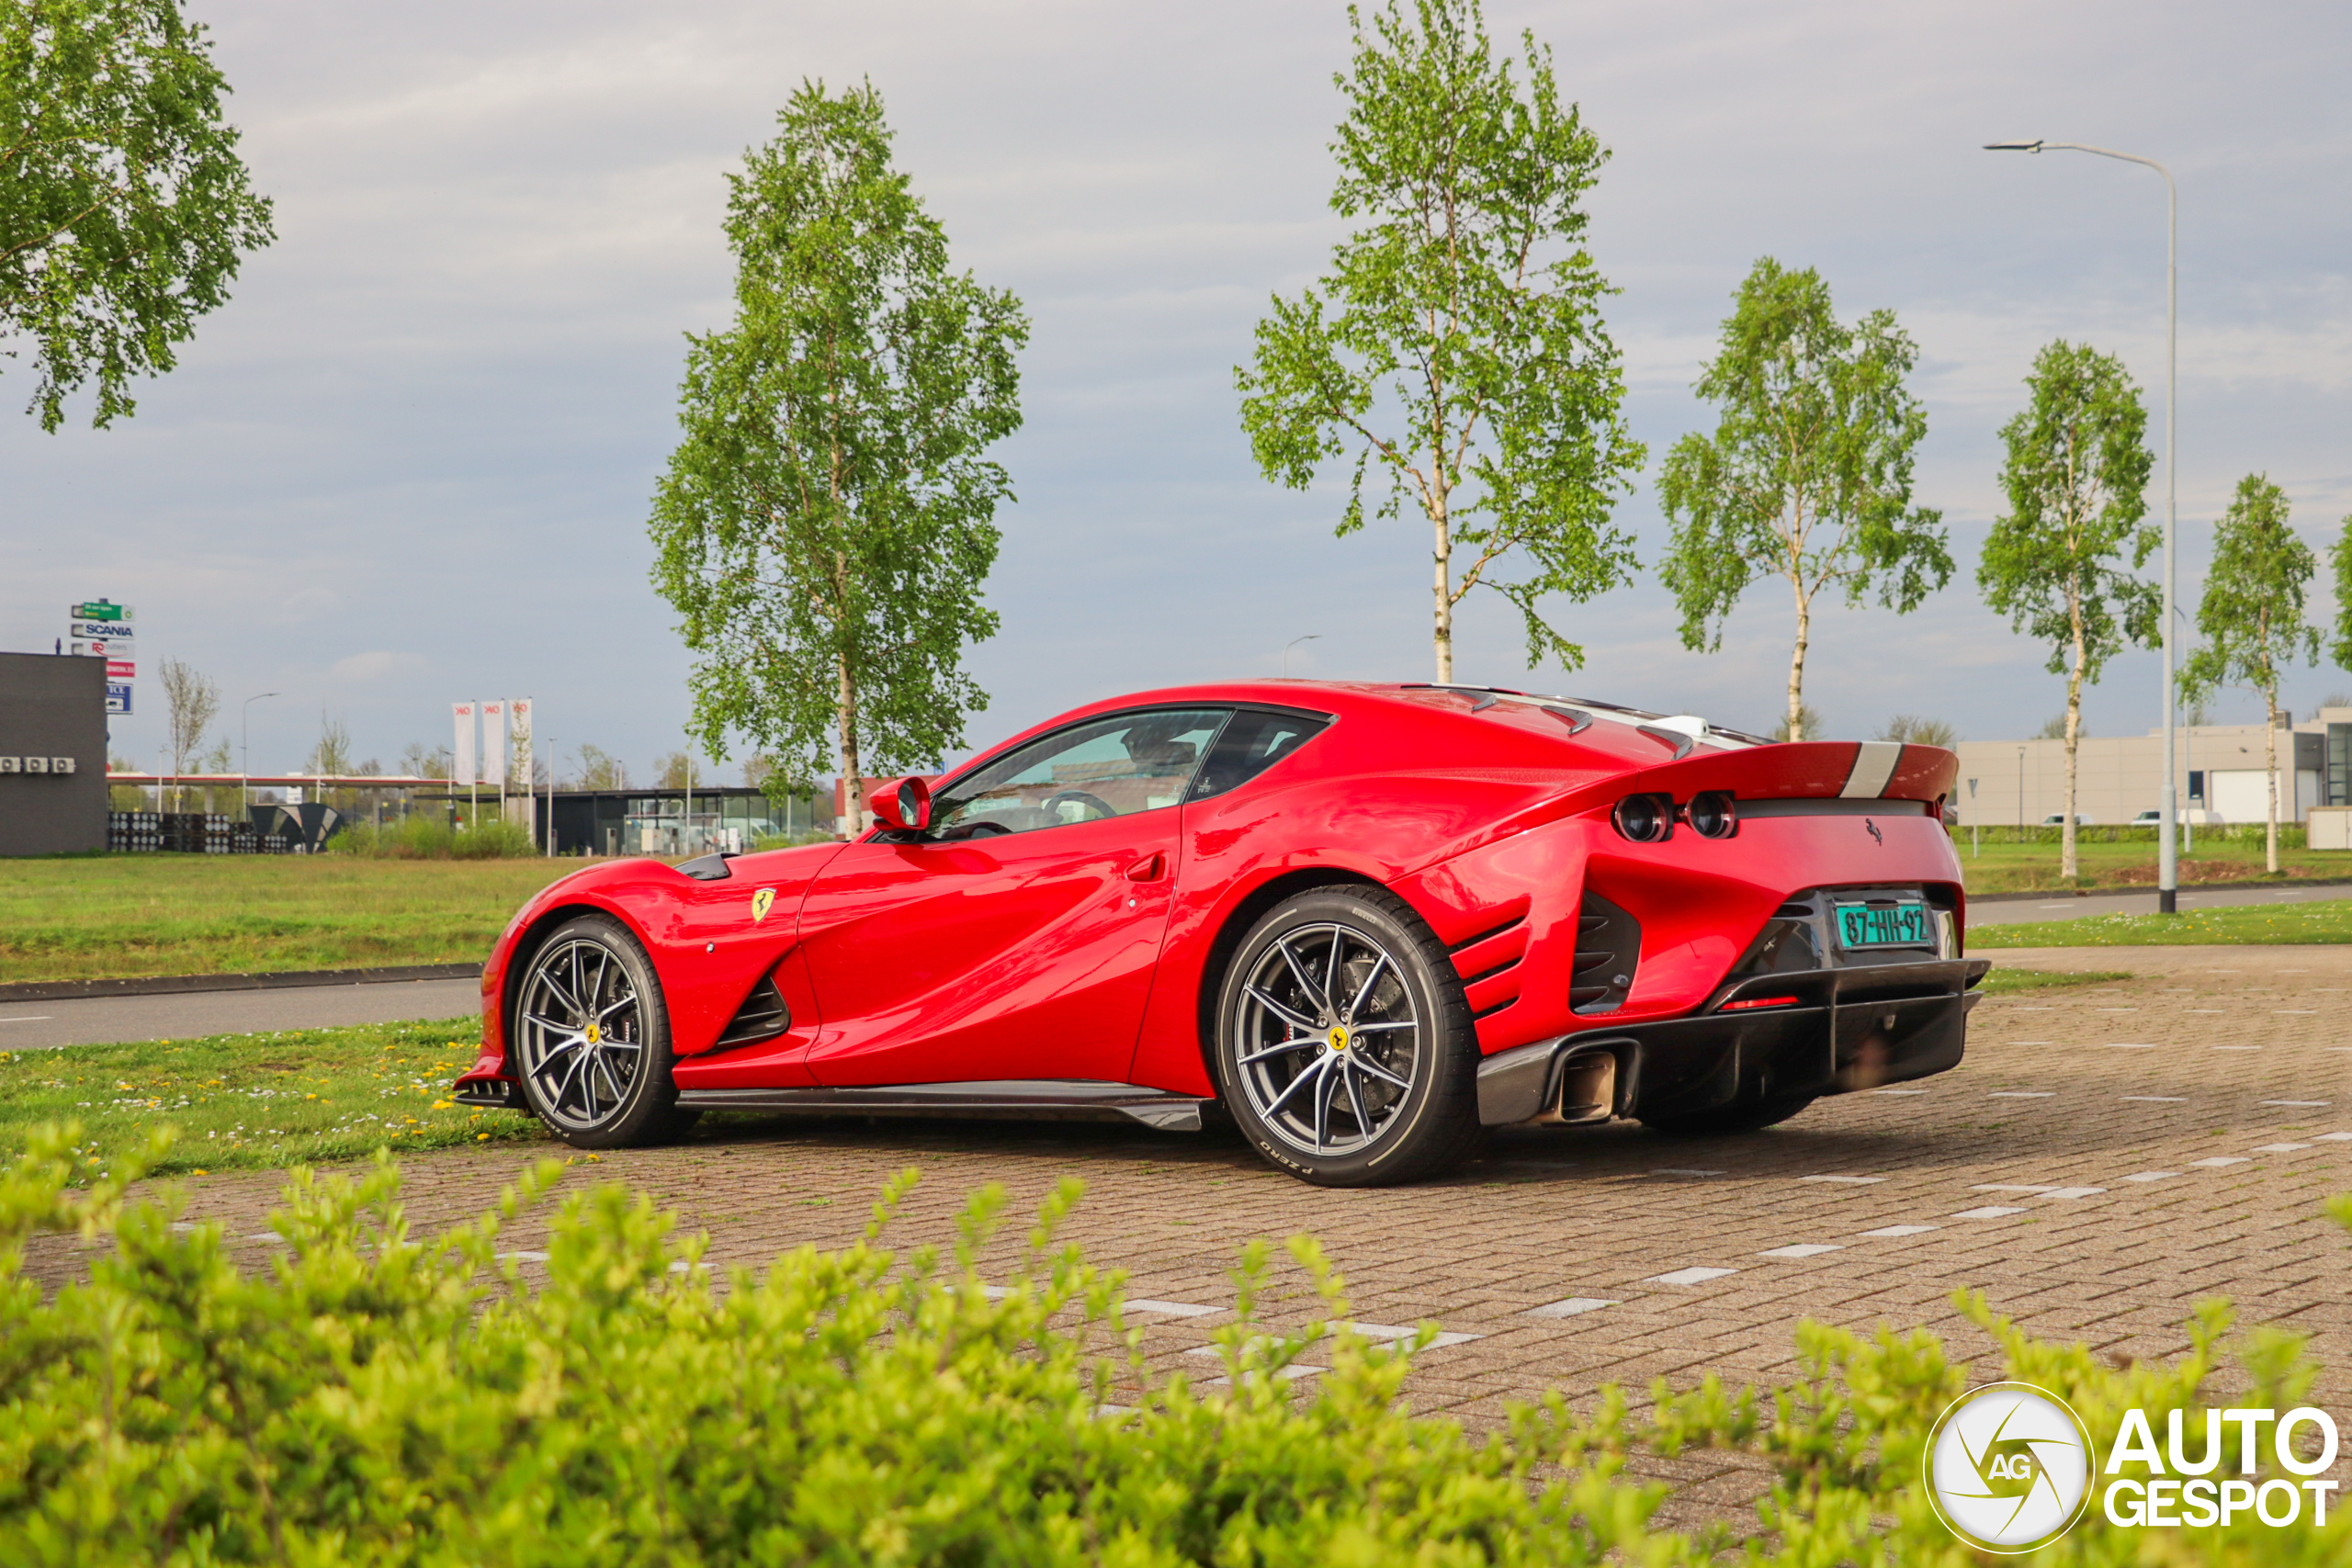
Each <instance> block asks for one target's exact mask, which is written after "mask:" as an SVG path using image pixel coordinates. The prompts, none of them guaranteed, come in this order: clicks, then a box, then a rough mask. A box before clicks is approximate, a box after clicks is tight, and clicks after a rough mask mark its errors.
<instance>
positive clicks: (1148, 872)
mask: <svg viewBox="0 0 2352 1568" xmlns="http://www.w3.org/2000/svg"><path fill="white" fill-rule="evenodd" d="M1167 868H1168V857H1167V856H1165V855H1163V854H1161V853H1159V852H1158V851H1157V850H1155V851H1153V852H1151V853H1150V854H1148V855H1146V856H1144V857H1143V859H1141V860H1139V861H1137V862H1136V863H1135V864H1133V865H1131V866H1129V867H1127V880H1128V881H1129V882H1157V881H1159V876H1160V873H1161V872H1163V871H1165V870H1167Z"/></svg>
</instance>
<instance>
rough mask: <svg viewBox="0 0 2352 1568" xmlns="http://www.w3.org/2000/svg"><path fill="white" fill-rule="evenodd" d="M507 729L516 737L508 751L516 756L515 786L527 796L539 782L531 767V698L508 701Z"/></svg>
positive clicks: (509, 699)
mask: <svg viewBox="0 0 2352 1568" xmlns="http://www.w3.org/2000/svg"><path fill="white" fill-rule="evenodd" d="M506 728H507V730H508V732H509V733H510V734H512V735H513V736H514V737H515V739H514V743H513V744H512V745H511V746H510V747H508V750H511V751H512V752H514V754H515V786H516V787H517V788H519V789H521V790H523V791H524V792H525V793H526V794H527V793H528V792H529V791H530V789H531V787H532V785H534V784H537V782H538V775H537V772H536V771H535V770H534V769H533V768H532V766H531V763H532V761H533V754H532V751H531V699H530V698H528V697H509V698H507V699H506Z"/></svg>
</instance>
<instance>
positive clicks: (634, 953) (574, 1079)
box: [509, 915, 695, 1149]
mask: <svg viewBox="0 0 2352 1568" xmlns="http://www.w3.org/2000/svg"><path fill="white" fill-rule="evenodd" d="M591 1024H593V1025H594V1027H593V1028H591V1027H589V1025H591ZM509 1048H510V1050H511V1051H512V1052H513V1054H514V1058H515V1077H517V1078H518V1079H519V1080H520V1081H521V1083H522V1085H523V1100H524V1102H525V1103H526V1104H527V1105H528V1106H529V1107H530V1108H531V1110H532V1111H533V1113H534V1114H536V1115H537V1117H538V1119H539V1120H540V1121H541V1122H545V1123H546V1124H547V1128H548V1132H550V1133H553V1134H555V1135H556V1136H557V1137H558V1138H560V1139H561V1140H562V1141H563V1142H565V1143H567V1144H570V1145H571V1146H572V1147H573V1148H576V1149H616V1148H628V1147H631V1146H634V1145H645V1144H658V1143H666V1142H668V1141H669V1140H670V1139H672V1138H674V1137H676V1136H677V1135H678V1134H681V1133H683V1132H684V1130H685V1129H686V1128H687V1127H688V1126H690V1125H692V1124H693V1122H694V1121H695V1111H692V1110H685V1111H681V1110H680V1109H679V1108H678V1088H677V1085H676V1083H675V1082H674V1081H673V1079H672V1078H671V1076H670V1066H671V1061H672V1058H671V1055H670V1012H669V1009H668V1007H667V1006H666V1005H665V1003H664V1002H663V999H662V980H661V977H660V976H658V975H656V974H655V973H654V970H653V961H652V960H651V959H650V958H648V957H647V956H646V953H645V949H644V948H642V947H640V946H639V944H638V941H637V939H636V938H635V937H634V936H632V935H630V934H629V932H628V928H626V927H625V926H623V925H622V924H621V923H620V922H619V921H617V920H616V919H612V918H611V917H609V916H605V915H583V916H581V917H580V918H579V919H573V920H567V921H566V922H564V923H563V924H562V925H560V926H558V927H557V928H556V929H555V930H554V931H550V932H548V935H547V939H546V940H545V941H543V942H540V943H539V945H538V946H537V948H536V949H534V950H533V952H532V953H531V961H530V963H529V964H528V965H527V966H526V968H525V969H524V971H523V977H522V980H521V981H520V982H519V983H518V984H517V985H516V986H515V1011H514V1024H513V1027H512V1029H511V1031H510V1034H509Z"/></svg>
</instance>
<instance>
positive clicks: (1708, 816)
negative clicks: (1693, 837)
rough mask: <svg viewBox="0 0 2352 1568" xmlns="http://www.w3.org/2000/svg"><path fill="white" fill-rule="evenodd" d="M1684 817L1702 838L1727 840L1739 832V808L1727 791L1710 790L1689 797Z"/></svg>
mask: <svg viewBox="0 0 2352 1568" xmlns="http://www.w3.org/2000/svg"><path fill="white" fill-rule="evenodd" d="M1686 816H1687V818H1688V819H1689V821H1690V823H1691V830H1692V831H1693V832H1696V833H1697V834H1699V835H1700V836H1701V837H1702V838H1707V839H1728V838H1730V837H1731V836H1732V835H1733V834H1735V833H1736V832H1738V831H1739V807H1738V806H1737V805H1736V804H1735V803H1734V802H1733V800H1732V796H1731V792H1730V791H1729V790H1723V789H1711V790H1707V791H1705V792H1704V793H1702V794H1700V795H1692V796H1691V805H1690V807H1689V810H1688V811H1687V813H1686Z"/></svg>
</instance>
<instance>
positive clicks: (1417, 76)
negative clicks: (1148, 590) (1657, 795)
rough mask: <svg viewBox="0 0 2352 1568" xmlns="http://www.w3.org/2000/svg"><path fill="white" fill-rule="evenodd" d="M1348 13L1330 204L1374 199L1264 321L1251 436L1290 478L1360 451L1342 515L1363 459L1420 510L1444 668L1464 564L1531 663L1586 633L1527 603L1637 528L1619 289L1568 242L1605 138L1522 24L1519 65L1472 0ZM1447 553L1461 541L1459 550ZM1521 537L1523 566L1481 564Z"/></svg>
mask: <svg viewBox="0 0 2352 1568" xmlns="http://www.w3.org/2000/svg"><path fill="white" fill-rule="evenodd" d="M1348 17H1349V20H1350V22H1351V25H1352V26H1353V28H1354V30H1355V57H1354V60H1353V62H1352V63H1351V70H1350V72H1349V73H1346V74H1341V75H1336V76H1334V78H1333V81H1334V83H1335V85H1337V86H1338V87H1339V88H1340V93H1341V94H1342V96H1344V97H1345V98H1346V100H1347V106H1348V110H1347V118H1345V119H1344V120H1342V121H1341V122H1340V127H1339V130H1338V134H1337V140H1336V141H1334V142H1333V144H1332V148H1331V151H1332V153H1333V155H1334V157H1335V158H1336V159H1337V160H1338V162H1339V165H1340V177H1339V181H1338V183H1337V185H1336V186H1334V187H1333V188H1332V192H1331V209H1332V210H1333V211H1334V212H1337V213H1338V214H1340V216H1341V217H1342V218H1346V219H1350V220H1366V221H1364V223H1363V226H1362V227H1360V228H1358V229H1357V230H1356V231H1354V232H1352V233H1351V234H1350V235H1349V236H1348V237H1347V238H1346V239H1344V240H1342V241H1340V243H1339V244H1338V245H1337V246H1336V247H1335V248H1334V249H1333V252H1332V256H1331V263H1332V265H1331V271H1330V272H1329V274H1328V275H1327V276H1324V277H1323V278H1321V279H1320V280H1318V281H1317V283H1316V284H1315V285H1314V286H1313V287H1312V288H1308V289H1307V290H1306V291H1305V292H1304V293H1302V294H1301V295H1299V296H1298V297H1297V298H1296V299H1283V298H1281V297H1279V296H1277V297H1276V298H1275V299H1274V300H1273V301H1272V314H1271V315H1269V316H1267V317H1266V318H1265V319H1264V320H1263V321H1260V322H1259V323H1258V331H1257V354H1256V357H1255V359H1254V361H1253V363H1252V364H1251V365H1250V366H1248V367H1236V369H1235V371H1234V385H1235V389H1237V390H1238V392H1239V393H1240V394H1241V424H1242V428H1243V429H1244V430H1245V431H1246V432H1247V433H1248V434H1249V437H1250V452H1251V454H1252V456H1254V457H1256V459H1257V461H1258V466H1259V468H1260V469H1261V471H1262V472H1263V473H1264V474H1265V476H1266V477H1267V478H1268V479H1272V480H1273V481H1275V482H1277V483H1279V484H1283V485H1287V486H1289V487H1290V488H1292V489H1294V490H1305V489H1306V488H1307V486H1308V485H1309V484H1311V483H1312V482H1313V480H1314V479H1315V476H1316V474H1317V471H1318V470H1320V469H1321V468H1323V467H1324V466H1325V465H1326V464H1327V463H1329V462H1330V461H1332V460H1333V459H1339V458H1344V457H1348V456H1349V455H1350V453H1351V450H1352V453H1353V457H1354V468H1353V478H1352V479H1351V484H1350V488H1349V492H1348V504H1347V509H1346V511H1345V512H1344V513H1342V514H1341V516H1340V523H1339V526H1338V531H1339V533H1340V534H1341V535H1343V536H1344V535H1347V534H1351V533H1353V532H1354V531H1356V530H1357V529H1358V528H1361V527H1362V526H1363V522H1364V484H1365V478H1366V476H1367V474H1368V473H1370V472H1371V471H1372V470H1374V468H1376V469H1377V470H1378V471H1379V475H1380V478H1381V479H1383V480H1385V499H1383V500H1382V501H1380V502H1378V508H1377V509H1378V512H1379V514H1380V515H1381V516H1383V517H1387V518H1393V517H1396V516H1397V514H1398V513H1399V511H1400V509H1401V507H1402V504H1403V502H1405V501H1406V499H1407V498H1408V497H1409V498H1410V499H1411V501H1412V502H1413V504H1414V505H1415V506H1416V507H1417V508H1418V509H1419V512H1420V513H1421V514H1422V516H1423V517H1424V518H1425V519H1426V520H1427V521H1428V522H1429V524H1430V526H1431V528H1432V530H1433V532H1434V539H1435V545H1434V556H1433V579H1434V581H1433V584H1432V589H1433V594H1434V614H1435V631H1434V644H1435V649H1436V660H1437V678H1438V679H1439V680H1441V681H1450V680H1452V679H1453V611H1454V606H1455V605H1456V604H1459V603H1460V602H1461V601H1462V599H1463V598H1464V596H1465V595H1467V594H1468V593H1469V592H1471V591H1472V590H1473V589H1475V588H1477V587H1480V586H1484V587H1487V588H1490V589H1492V590H1494V591H1495V592H1498V593H1501V594H1502V595H1503V596H1504V597H1505V598H1507V599H1509V600H1510V602H1511V604H1513V605H1515V606H1516V607H1517V608H1518V610H1519V613H1520V617H1521V622H1522V624H1523V626H1524V628H1525V632H1526V637H1527V660H1528V663H1529V665H1530V667H1532V666H1533V665H1535V664H1536V663H1538V662H1540V661H1541V660H1543V659H1544V658H1545V657H1547V656H1548V657H1551V658H1555V659H1557V660H1559V661H1560V662H1561V663H1562V664H1563V665H1564V666H1566V667H1567V668H1569V669H1574V668H1575V667H1576V666H1577V665H1578V664H1579V663H1581V662H1582V661H1583V657H1584V656H1583V650H1582V649H1579V648H1578V647H1577V644H1575V643H1574V642H1572V641H1570V640H1568V639H1567V638H1566V637H1563V636H1562V635H1561V634H1560V633H1559V632H1558V631H1556V630H1555V629H1554V628H1553V627H1552V626H1551V625H1550V624H1549V623H1547V622H1546V621H1545V620H1544V617H1543V615H1542V614H1541V613H1540V611H1539V609H1538V602H1539V601H1540V600H1541V599H1542V598H1543V597H1544V595H1546V594H1553V593H1558V594H1565V595H1566V596H1567V597H1569V598H1571V599H1576V600H1584V599H1589V598H1591V597H1592V596H1593V595H1595V594H1597V593H1600V592H1604V591H1606V590H1607V589H1610V588H1611V587H1614V586H1615V585H1617V584H1618V583H1620V582H1623V581H1626V579H1627V575H1628V569H1629V568H1630V567H1631V566H1632V565H1633V538H1632V536H1630V535H1629V534H1626V533H1625V532H1623V530H1620V529H1617V528H1613V527H1611V525H1610V521H1609V516H1610V512H1611V508H1612V507H1613V506H1614V504H1615V502H1616V500H1617V498H1618V497H1619V496H1620V495H1622V494H1623V493H1625V492H1626V491H1628V490H1630V489H1631V480H1630V478H1629V476H1630V475H1632V474H1633V473H1634V472H1636V471H1638V470H1639V468H1641V465H1642V462H1643V458H1644V452H1643V448H1642V446H1641V444H1640V443H1638V442H1636V441H1634V439H1633V438H1632V436H1631V435H1630V434H1628V432H1627V430H1626V427H1625V424H1624V421H1623V417H1622V415H1621V413H1620V404H1621V403H1622V401H1623V396H1624V386H1623V376H1622V374H1621V373H1620V370H1619V367H1618V358H1617V349H1616V345H1615V344H1612V343H1611V341H1610V339H1609V335H1608V333H1607V331H1606V330H1605V328H1604V327H1603V325H1602V323H1601V320H1600V299H1601V297H1602V296H1603V295H1604V294H1607V293H1609V292H1610V291H1611V290H1610V288H1609V285H1608V283H1607V282H1606V281H1605V280H1604V279H1603V278H1602V277H1601V276H1600V271H1599V269H1598V268H1596V267H1595V266H1594V265H1593V262H1592V257H1591V256H1590V254H1588V253H1587V251H1586V250H1585V248H1584V232H1585V226H1586V222H1587V217H1586V214H1585V212H1584V209H1582V207H1581V206H1580V205H1579V203H1580V201H1581V199H1582V197H1583V196H1584V193H1585V192H1586V191H1588V190H1589V189H1590V188H1591V187H1592V186H1593V184H1594V182H1595V180H1596V179H1597V178H1598V177H1599V173H1600V164H1601V163H1602V162H1603V161H1604V160H1605V159H1606V158H1607V156H1608V154H1607V153H1606V152H1604V151H1603V150H1602V148H1601V146H1600V141H1598V139H1596V138H1595V137H1594V136H1593V134H1592V133H1591V132H1590V131H1589V130H1586V129H1585V127H1584V124H1583V121H1582V119H1581V118H1580V117H1579V116H1578V114H1577V108H1576V106H1575V105H1573V104H1569V105H1565V106H1564V105H1563V104H1562V103H1561V101H1560V96H1559V89H1558V86H1557V84H1556V83H1555V80H1554V78H1553V74H1552V55H1551V51H1549V50H1548V49H1543V48H1539V47H1538V46H1537V44H1536V42H1535V38H1534V35H1533V34H1532V33H1528V34H1524V35H1522V41H1523V46H1524V48H1525V50H1526V53H1527V80H1526V83H1525V85H1524V86H1523V87H1522V86H1521V83H1520V82H1519V80H1518V79H1517V77H1516V75H1515V74H1514V69H1513V68H1514V64H1515V62H1513V61H1512V60H1510V58H1508V57H1506V58H1504V59H1501V60H1499V61H1498V60H1497V59H1496V58H1495V54H1494V50H1493V46H1492V44H1491V43H1490V41H1489V40H1488V39H1487V31H1486V23H1485V19H1484V17H1482V16H1481V15H1480V12H1479V7H1478V5H1477V0H1412V4H1411V5H1410V6H1408V5H1407V4H1406V3H1405V0H1390V3H1389V5H1388V6H1386V8H1385V9H1384V10H1382V11H1381V12H1380V13H1379V14H1378V15H1376V16H1375V17H1373V18H1372V19H1371V22H1370V25H1369V27H1368V28H1367V25H1366V21H1365V18H1364V17H1363V15H1362V14H1361V13H1360V12H1359V11H1358V10H1357V9H1356V8H1355V7H1353V6H1351V7H1349V10H1348ZM1457 552H1462V553H1465V554H1467V555H1468V556H1470V557H1471V561H1470V564H1469V566H1468V567H1467V568H1465V569H1464V570H1461V571H1459V572H1457V571H1455V570H1454V568H1453V560H1454V557H1455V554H1456V553H1457ZM1521 556H1523V557H1525V558H1527V559H1528V560H1529V561H1530V562H1531V563H1532V569H1531V570H1530V571H1529V572H1528V574H1527V575H1526V576H1524V577H1522V578H1519V579H1516V580H1510V579H1505V578H1501V577H1498V576H1495V575H1492V571H1493V570H1494V569H1495V568H1497V567H1498V565H1499V564H1501V563H1503V562H1504V561H1505V560H1506V559H1507V558H1516V557H1521Z"/></svg>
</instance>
